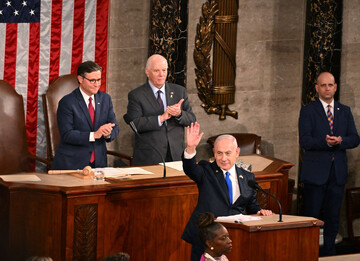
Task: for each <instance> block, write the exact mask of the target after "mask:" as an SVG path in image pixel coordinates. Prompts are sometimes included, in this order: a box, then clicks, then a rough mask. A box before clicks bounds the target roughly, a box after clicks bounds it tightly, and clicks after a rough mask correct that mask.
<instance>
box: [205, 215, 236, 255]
mask: <svg viewBox="0 0 360 261" xmlns="http://www.w3.org/2000/svg"><path fill="white" fill-rule="evenodd" d="M214 219H215V218H214V215H213V214H212V213H211V212H205V213H202V214H200V215H199V217H198V227H199V237H200V241H201V242H202V244H203V245H204V248H205V253H204V254H203V256H202V257H201V259H200V260H208V257H209V256H211V257H212V258H219V257H222V259H220V260H228V259H227V258H226V256H223V255H224V254H227V253H229V252H230V251H231V249H232V241H231V239H230V237H229V233H228V231H227V229H226V228H225V227H224V226H223V225H221V224H220V223H217V222H215V221H214Z"/></svg>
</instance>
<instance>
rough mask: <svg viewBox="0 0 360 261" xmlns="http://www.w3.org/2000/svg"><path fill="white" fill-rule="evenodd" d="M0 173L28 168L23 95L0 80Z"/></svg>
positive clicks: (23, 170)
mask: <svg viewBox="0 0 360 261" xmlns="http://www.w3.org/2000/svg"><path fill="white" fill-rule="evenodd" d="M0 122H1V124H0V173H1V174H11V173H19V172H25V171H29V170H30V166H29V152H28V146H27V137H26V127H25V113H24V102H23V97H22V96H21V95H20V94H18V93H17V92H16V91H15V89H14V87H12V86H11V85H10V84H9V83H8V82H6V81H3V80H0Z"/></svg>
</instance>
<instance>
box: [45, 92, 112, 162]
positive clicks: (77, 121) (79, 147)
mask: <svg viewBox="0 0 360 261" xmlns="http://www.w3.org/2000/svg"><path fill="white" fill-rule="evenodd" d="M57 121H58V126H59V132H60V137H61V140H60V144H59V146H58V148H57V149H56V153H55V157H54V160H53V162H52V165H51V169H82V168H84V167H85V166H87V165H89V162H90V157H91V153H92V151H93V149H94V150H95V167H106V166H107V156H106V151H107V150H106V143H105V142H110V141H112V140H113V139H115V138H116V136H117V135H118V134H119V127H118V125H117V123H116V118H115V114H114V111H113V104H112V101H111V97H110V96H109V95H108V94H106V93H103V92H100V91H98V92H97V94H95V124H94V125H95V126H94V127H93V124H92V122H91V118H90V114H89V110H88V107H87V105H86V103H85V101H84V98H83V96H82V95H81V92H80V90H79V88H77V89H75V90H74V91H73V92H71V93H69V94H68V95H66V96H64V97H63V98H62V99H61V100H60V102H59V107H58V110H57ZM106 123H114V124H115V126H114V127H113V130H112V132H111V135H110V138H108V139H105V138H104V137H101V138H100V139H96V140H95V142H90V141H89V135H90V132H95V131H96V130H98V129H99V127H100V126H102V125H104V124H106Z"/></svg>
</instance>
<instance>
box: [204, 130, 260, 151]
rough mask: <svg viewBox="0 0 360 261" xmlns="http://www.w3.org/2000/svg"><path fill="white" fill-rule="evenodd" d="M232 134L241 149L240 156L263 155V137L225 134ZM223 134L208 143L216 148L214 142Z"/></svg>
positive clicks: (211, 138)
mask: <svg viewBox="0 0 360 261" xmlns="http://www.w3.org/2000/svg"><path fill="white" fill-rule="evenodd" d="M223 134H230V135H232V136H234V137H235V139H236V141H237V143H238V146H239V148H240V155H246V154H259V155H260V154H261V136H258V135H256V134H253V133H223ZM220 135H222V134H219V135H216V136H212V137H210V138H208V140H207V143H209V144H210V145H211V147H212V148H213V147H214V142H215V140H216V138H217V137H218V136H220Z"/></svg>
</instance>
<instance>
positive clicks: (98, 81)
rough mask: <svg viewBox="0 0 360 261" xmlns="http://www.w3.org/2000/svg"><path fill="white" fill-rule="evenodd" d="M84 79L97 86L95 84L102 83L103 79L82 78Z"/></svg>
mask: <svg viewBox="0 0 360 261" xmlns="http://www.w3.org/2000/svg"><path fill="white" fill-rule="evenodd" d="M82 77H83V78H84V79H86V80H88V81H89V82H90V83H91V84H95V83H101V80H102V78H100V79H88V78H86V77H85V76H82Z"/></svg>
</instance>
